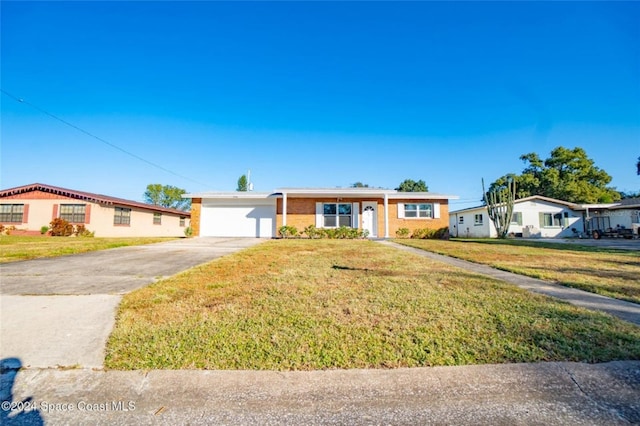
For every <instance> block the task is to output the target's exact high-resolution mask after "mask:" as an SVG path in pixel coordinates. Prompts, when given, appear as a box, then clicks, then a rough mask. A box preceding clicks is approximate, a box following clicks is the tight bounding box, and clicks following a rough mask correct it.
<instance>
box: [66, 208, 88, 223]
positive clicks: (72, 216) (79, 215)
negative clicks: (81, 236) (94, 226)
mask: <svg viewBox="0 0 640 426" xmlns="http://www.w3.org/2000/svg"><path fill="white" fill-rule="evenodd" d="M86 210H87V205H86V204H61V205H60V219H63V220H66V221H67V222H69V223H84V219H85V213H86Z"/></svg>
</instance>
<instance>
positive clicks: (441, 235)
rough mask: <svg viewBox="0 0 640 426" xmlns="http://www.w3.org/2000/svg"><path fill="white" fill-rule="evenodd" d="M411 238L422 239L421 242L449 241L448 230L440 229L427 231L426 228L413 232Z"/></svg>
mask: <svg viewBox="0 0 640 426" xmlns="http://www.w3.org/2000/svg"><path fill="white" fill-rule="evenodd" d="M411 238H416V239H422V240H448V239H449V228H447V227H445V228H440V229H428V228H420V229H416V230H414V231H413V234H411Z"/></svg>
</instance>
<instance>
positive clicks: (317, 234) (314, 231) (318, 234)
mask: <svg viewBox="0 0 640 426" xmlns="http://www.w3.org/2000/svg"><path fill="white" fill-rule="evenodd" d="M302 233H303V234H305V235H306V236H307V237H309V238H311V239H312V240H315V239H317V238H322V236H323V232H322V229H319V228H316V226H315V225H309V226H307V227H306V228H304V230H303V231H302Z"/></svg>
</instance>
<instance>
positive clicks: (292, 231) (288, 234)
mask: <svg viewBox="0 0 640 426" xmlns="http://www.w3.org/2000/svg"><path fill="white" fill-rule="evenodd" d="M278 233H279V234H280V236H281V237H282V238H293V237H296V236H297V235H298V228H296V227H295V226H292V225H284V226H281V227H280V228H279V229H278Z"/></svg>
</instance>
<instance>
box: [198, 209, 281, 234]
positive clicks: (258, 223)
mask: <svg viewBox="0 0 640 426" xmlns="http://www.w3.org/2000/svg"><path fill="white" fill-rule="evenodd" d="M243 201H244V200H243ZM275 226H276V206H275V203H273V202H269V204H266V205H265V204H258V203H251V204H247V203H241V204H240V205H238V204H234V205H228V204H226V205H225V204H218V203H212V202H209V203H206V202H205V201H204V200H203V204H202V212H201V216H200V235H202V236H203V237H262V238H272V237H274V236H275Z"/></svg>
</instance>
